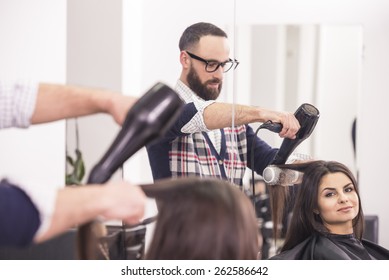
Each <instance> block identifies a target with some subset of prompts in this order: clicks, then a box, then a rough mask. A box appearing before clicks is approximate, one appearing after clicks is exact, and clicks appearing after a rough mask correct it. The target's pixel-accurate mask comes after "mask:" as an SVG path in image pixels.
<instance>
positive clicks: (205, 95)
mask: <svg viewBox="0 0 389 280" xmlns="http://www.w3.org/2000/svg"><path fill="white" fill-rule="evenodd" d="M187 81H188V84H189V87H190V89H191V90H193V91H194V93H196V94H197V95H198V96H199V97H201V98H202V99H204V100H206V101H207V100H216V99H217V98H218V97H219V94H220V91H221V90H222V84H223V83H222V81H220V80H219V79H217V78H215V79H212V80H208V81H206V82H205V83H204V84H202V83H201V81H200V78H199V76H198V75H197V73H196V71H195V70H194V69H193V67H191V68H190V70H189V73H188V76H187ZM210 83H219V86H218V87H217V89H215V88H208V87H207V85H208V84H210Z"/></svg>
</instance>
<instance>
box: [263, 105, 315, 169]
mask: <svg viewBox="0 0 389 280" xmlns="http://www.w3.org/2000/svg"><path fill="white" fill-rule="evenodd" d="M294 115H295V117H296V119H297V120H298V121H299V123H300V130H299V131H298V132H297V134H296V138H295V139H289V138H285V139H284V141H283V142H282V144H281V147H280V149H279V150H278V152H277V154H276V155H275V157H274V159H273V161H272V162H271V164H272V165H277V164H284V163H285V162H286V160H287V159H288V157H289V156H290V154H291V153H292V152H293V151H294V149H296V147H297V146H298V145H300V143H301V142H303V141H304V140H305V139H307V138H308V137H309V136H310V135H311V133H312V131H313V129H314V128H315V126H316V124H317V121H318V120H319V116H320V113H319V110H318V109H317V108H316V107H315V106H313V105H311V104H308V103H304V104H302V105H301V106H300V107H299V108H297V110H296V112H295V113H294Z"/></svg>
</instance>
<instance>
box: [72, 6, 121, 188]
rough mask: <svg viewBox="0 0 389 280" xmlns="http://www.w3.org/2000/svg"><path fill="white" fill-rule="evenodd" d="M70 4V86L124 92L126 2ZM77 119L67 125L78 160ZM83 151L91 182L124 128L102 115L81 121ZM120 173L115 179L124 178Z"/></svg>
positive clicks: (80, 134) (109, 117) (79, 120)
mask: <svg viewBox="0 0 389 280" xmlns="http://www.w3.org/2000/svg"><path fill="white" fill-rule="evenodd" d="M96 3H97V2H96V1H94V0H68V1H67V19H68V21H67V27H68V28H67V45H66V46H67V81H66V82H67V83H68V84H73V85H80V86H88V87H95V88H101V89H107V90H112V91H117V92H121V91H122V17H121V15H122V1H121V0H105V1H99V2H98V5H96ZM75 121H76V120H75V119H71V120H69V121H67V150H68V153H69V154H70V155H71V156H72V157H74V156H75V152H74V151H75V148H76V135H75ZM77 121H78V125H79V148H80V150H81V151H82V154H83V159H84V163H85V170H86V174H85V177H84V179H83V182H87V180H88V175H89V173H90V171H91V169H92V168H93V166H94V165H95V164H96V163H97V162H98V161H99V160H100V159H101V158H102V157H103V155H104V153H105V152H106V151H107V149H108V147H109V146H110V145H111V143H112V141H113V139H114V137H115V136H116V135H117V133H118V132H119V129H120V127H119V126H118V125H117V124H116V123H115V122H114V120H113V118H112V117H111V116H109V115H106V114H98V115H92V116H86V117H81V118H78V120H77ZM69 171H71V169H70V170H69ZM120 176H121V173H120V171H119V172H117V173H116V174H115V175H114V176H113V178H112V179H116V178H120Z"/></svg>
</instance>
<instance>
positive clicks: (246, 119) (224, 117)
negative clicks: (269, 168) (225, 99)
mask: <svg viewBox="0 0 389 280" xmlns="http://www.w3.org/2000/svg"><path fill="white" fill-rule="evenodd" d="M233 114H234V125H243V124H250V123H254V122H261V123H264V122H267V121H272V122H276V123H281V125H282V130H281V132H280V133H279V135H280V136H281V137H287V138H291V139H294V138H295V137H296V133H297V131H298V130H299V129H300V124H299V122H298V120H297V119H296V117H295V116H294V115H293V114H292V113H285V112H277V111H272V110H268V109H265V108H260V107H254V106H246V105H239V104H236V105H232V104H227V103H217V102H215V103H213V104H211V105H209V106H207V107H206V108H205V109H204V114H203V116H204V123H205V125H206V127H207V128H208V129H210V130H212V129H220V128H224V127H230V126H232V116H233Z"/></svg>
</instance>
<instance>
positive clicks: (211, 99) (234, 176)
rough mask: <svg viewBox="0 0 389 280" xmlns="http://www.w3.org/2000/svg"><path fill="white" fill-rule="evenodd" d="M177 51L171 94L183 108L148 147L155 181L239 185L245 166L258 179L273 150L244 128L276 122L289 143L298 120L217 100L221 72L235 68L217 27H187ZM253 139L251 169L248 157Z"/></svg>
mask: <svg viewBox="0 0 389 280" xmlns="http://www.w3.org/2000/svg"><path fill="white" fill-rule="evenodd" d="M179 48H180V63H181V65H182V72H181V76H180V79H179V80H178V82H177V85H176V87H175V90H176V91H177V92H178V94H179V95H180V96H181V98H182V99H183V100H184V101H185V103H186V105H185V108H184V110H183V113H182V114H181V116H180V117H179V118H178V120H177V122H176V123H175V125H173V127H172V128H171V129H170V131H169V132H168V133H167V134H166V135H165V137H164V138H163V139H162V140H160V141H158V142H157V143H153V144H152V145H149V146H148V147H147V152H148V156H149V161H150V166H151V169H152V174H153V177H154V180H158V179H162V178H169V177H171V178H177V177H186V176H193V175H194V176H200V177H216V178H220V179H224V180H228V181H230V182H233V183H235V184H236V185H239V186H241V185H242V184H243V176H244V173H245V170H246V167H249V168H254V170H255V171H256V172H257V173H258V174H259V175H262V172H263V170H264V168H265V167H266V166H267V165H269V164H270V162H271V161H272V159H273V158H274V156H275V154H276V153H277V149H274V148H272V147H270V146H269V145H268V144H267V143H266V142H264V141H263V140H261V139H260V138H259V137H257V136H256V135H255V133H254V131H253V129H252V128H251V127H250V126H249V125H248V124H249V123H253V122H266V121H272V122H278V123H281V124H282V126H283V128H282V130H281V132H280V133H279V135H280V137H287V138H291V139H294V138H295V135H296V133H297V131H298V130H299V128H300V124H299V122H298V120H297V119H296V118H295V116H294V115H293V114H292V113H286V112H276V111H272V110H269V109H265V108H260V107H253V106H245V105H237V104H228V103H221V102H216V99H217V98H218V97H219V94H220V92H221V89H222V85H223V78H224V73H226V72H228V71H229V70H231V69H232V70H234V69H236V67H237V66H238V64H239V62H238V61H237V60H236V59H231V58H230V57H229V55H230V48H229V44H228V37H227V34H226V33H225V32H224V31H223V30H222V29H220V28H219V27H217V26H215V25H213V24H211V23H205V22H199V23H196V24H193V25H191V26H189V27H188V28H186V29H185V31H184V33H183V34H182V36H181V38H180V42H179ZM234 107H235V108H234ZM233 108H234V112H235V113H234V114H233ZM233 116H234V126H233V127H232V123H233V122H232V117H233ZM253 141H254V149H255V154H254V155H255V156H254V162H255V165H254V164H253V163H252V162H251V157H250V156H248V155H250V153H251V148H252V143H253Z"/></svg>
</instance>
